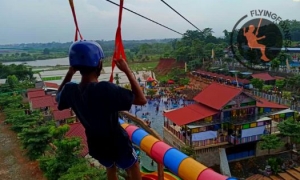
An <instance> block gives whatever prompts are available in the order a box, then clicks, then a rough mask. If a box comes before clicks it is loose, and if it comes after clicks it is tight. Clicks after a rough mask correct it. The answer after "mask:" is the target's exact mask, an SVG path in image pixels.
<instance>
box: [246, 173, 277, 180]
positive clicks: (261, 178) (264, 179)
mask: <svg viewBox="0 0 300 180" xmlns="http://www.w3.org/2000/svg"><path fill="white" fill-rule="evenodd" d="M246 180H272V179H270V178H269V177H266V176H263V175H261V174H255V175H253V176H251V177H249V178H247V179H246ZM279 180H281V179H279Z"/></svg>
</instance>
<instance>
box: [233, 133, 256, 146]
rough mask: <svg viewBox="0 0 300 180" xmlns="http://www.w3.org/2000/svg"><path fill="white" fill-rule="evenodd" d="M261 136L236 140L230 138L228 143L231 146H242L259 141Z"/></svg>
mask: <svg viewBox="0 0 300 180" xmlns="http://www.w3.org/2000/svg"><path fill="white" fill-rule="evenodd" d="M261 136H262V134H259V135H254V136H249V137H244V138H238V137H234V136H230V138H229V142H230V143H232V144H235V145H237V144H244V143H248V142H254V141H258V140H260V138H261Z"/></svg>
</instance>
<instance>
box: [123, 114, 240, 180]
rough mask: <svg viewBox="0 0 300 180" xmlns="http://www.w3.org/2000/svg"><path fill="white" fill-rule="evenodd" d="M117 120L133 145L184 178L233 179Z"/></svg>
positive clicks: (197, 179) (186, 179)
mask: <svg viewBox="0 0 300 180" xmlns="http://www.w3.org/2000/svg"><path fill="white" fill-rule="evenodd" d="M119 122H120V124H121V126H122V127H123V128H124V129H125V130H126V131H127V133H128V135H129V138H130V139H131V141H132V142H133V143H134V144H135V145H137V146H138V147H140V148H141V149H142V150H143V151H144V152H145V153H146V154H147V155H148V156H150V157H151V158H152V159H153V160H154V161H156V162H157V163H160V164H163V165H164V166H165V167H166V168H167V169H169V170H170V171H171V172H172V173H174V174H175V175H177V176H178V177H180V178H182V179H184V180H207V179H213V180H229V179H230V180H234V179H235V178H228V177H226V176H223V175H221V174H219V173H216V172H215V171H213V170H211V169H209V168H207V167H205V166H204V165H202V164H200V163H199V162H197V161H195V160H194V159H193V158H191V157H189V156H187V155H185V154H183V153H182V152H180V151H179V150H177V149H175V148H173V147H171V146H169V145H168V144H166V143H164V142H163V141H160V140H158V139H156V138H155V137H153V136H152V135H150V134H148V133H147V132H146V131H145V130H143V129H141V128H138V127H137V126H134V125H130V124H127V123H126V122H125V121H123V120H122V119H119Z"/></svg>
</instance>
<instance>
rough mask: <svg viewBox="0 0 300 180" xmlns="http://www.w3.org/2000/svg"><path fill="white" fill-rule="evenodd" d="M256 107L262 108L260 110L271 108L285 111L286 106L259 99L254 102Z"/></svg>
mask: <svg viewBox="0 0 300 180" xmlns="http://www.w3.org/2000/svg"><path fill="white" fill-rule="evenodd" d="M256 106H257V107H262V108H273V109H287V108H288V107H287V106H284V105H281V104H277V103H274V102H270V101H268V100H266V99H263V98H259V101H256Z"/></svg>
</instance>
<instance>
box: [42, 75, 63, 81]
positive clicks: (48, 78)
mask: <svg viewBox="0 0 300 180" xmlns="http://www.w3.org/2000/svg"><path fill="white" fill-rule="evenodd" d="M61 79H62V77H61V76H54V77H42V80H43V81H54V80H61Z"/></svg>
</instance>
